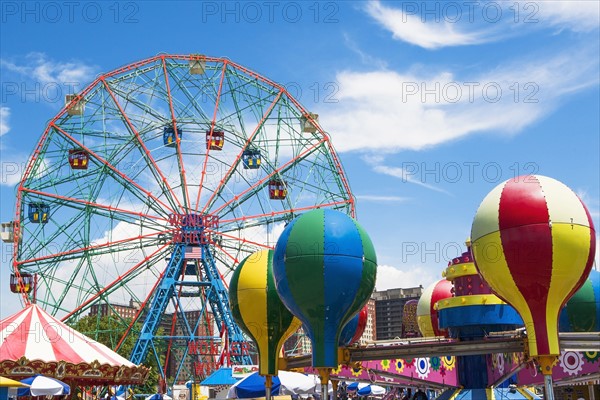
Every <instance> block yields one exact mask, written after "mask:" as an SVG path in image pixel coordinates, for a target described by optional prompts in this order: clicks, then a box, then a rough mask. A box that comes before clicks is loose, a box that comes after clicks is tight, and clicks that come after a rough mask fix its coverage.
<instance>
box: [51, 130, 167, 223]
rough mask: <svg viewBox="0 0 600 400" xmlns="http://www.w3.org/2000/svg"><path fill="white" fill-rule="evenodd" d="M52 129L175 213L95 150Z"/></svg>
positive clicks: (65, 133)
mask: <svg viewBox="0 0 600 400" xmlns="http://www.w3.org/2000/svg"><path fill="white" fill-rule="evenodd" d="M52 128H54V129H56V130H57V131H59V132H60V133H62V134H63V135H65V136H66V137H67V138H69V140H71V141H72V142H73V143H75V144H76V145H77V146H79V147H80V148H81V149H83V150H85V151H86V152H87V153H88V154H89V155H90V156H92V157H94V158H95V159H96V160H98V161H99V162H100V163H102V164H104V165H106V166H107V167H108V168H109V169H110V170H111V171H112V172H114V173H115V174H117V175H118V176H119V177H121V178H122V179H124V180H125V181H126V182H127V183H129V184H131V185H132V186H134V187H135V188H137V189H138V190H140V191H141V192H142V193H144V194H145V195H146V196H148V198H149V199H152V200H154V201H155V202H156V203H158V204H160V205H162V206H163V207H164V208H165V210H168V211H170V212H172V213H174V212H175V211H174V210H173V209H172V208H171V207H170V206H168V205H167V204H165V203H164V202H162V201H161V200H160V199H158V198H156V197H155V196H154V195H153V194H152V193H151V192H149V191H148V190H146V189H144V188H142V187H141V186H140V185H138V184H137V183H136V182H135V181H134V180H133V179H131V178H129V177H128V176H126V175H125V174H124V173H122V172H121V171H119V170H118V169H117V168H116V167H115V166H114V165H112V164H111V163H109V162H108V161H106V160H105V159H104V158H102V157H101V156H100V155H99V154H97V153H96V152H94V151H93V150H91V149H89V148H88V147H86V146H85V145H84V144H83V143H81V142H80V141H78V140H77V139H75V138H74V137H73V136H71V135H70V134H69V133H67V132H66V131H65V130H64V129H62V128H61V127H59V126H58V125H52Z"/></svg>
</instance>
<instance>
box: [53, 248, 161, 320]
mask: <svg viewBox="0 0 600 400" xmlns="http://www.w3.org/2000/svg"><path fill="white" fill-rule="evenodd" d="M169 245H170V244H169V243H166V244H164V245H163V246H162V247H160V248H158V249H157V250H155V251H154V252H152V253H151V254H150V255H148V256H147V257H145V258H144V259H143V260H142V261H140V262H139V263H137V264H135V265H134V266H133V267H131V268H130V269H128V270H127V271H125V272H124V273H123V274H122V275H120V276H119V277H117V278H116V279H115V280H113V281H112V282H110V283H109V284H107V285H106V286H105V287H104V288H102V289H100V290H99V291H98V292H97V293H96V294H94V295H93V296H92V297H90V298H88V299H87V300H86V301H84V302H83V303H82V304H81V305H79V306H78V307H77V308H75V309H74V310H73V311H71V312H70V313H68V314H67V315H65V316H64V317H63V318H62V320H63V321H66V320H68V319H69V318H70V317H71V316H73V315H76V314H77V313H79V311H81V310H83V309H85V308H86V307H87V306H88V305H90V304H92V303H93V302H94V301H96V300H98V299H99V298H100V297H102V296H103V295H105V294H107V293H110V292H111V291H112V290H115V288H117V287H118V286H120V284H121V283H122V281H124V280H126V279H128V278H130V277H131V276H132V275H134V274H135V272H138V271H139V269H140V267H142V266H143V267H145V265H146V263H147V262H149V261H150V260H152V259H153V258H154V257H156V256H157V255H161V254H162V253H165V251H166V250H168V246H169Z"/></svg>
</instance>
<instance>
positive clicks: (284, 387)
mask: <svg viewBox="0 0 600 400" xmlns="http://www.w3.org/2000/svg"><path fill="white" fill-rule="evenodd" d="M319 384H320V380H319V377H318V376H316V375H305V374H301V373H298V372H289V371H279V372H278V373H277V377H274V378H273V386H279V389H278V390H277V391H276V392H274V393H272V394H273V395H291V394H300V395H301V394H314V393H315V390H317V389H318V388H319ZM238 387H240V389H241V390H240V392H238ZM242 393H243V395H242ZM264 396H265V390H264V378H262V379H261V378H260V376H259V375H258V372H254V373H252V374H250V375H248V376H247V377H245V378H244V379H241V380H240V381H239V382H236V383H235V384H234V385H232V386H231V388H230V389H229V391H228V392H227V398H228V399H232V398H256V397H264Z"/></svg>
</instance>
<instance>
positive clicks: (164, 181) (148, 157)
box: [102, 79, 182, 208]
mask: <svg viewBox="0 0 600 400" xmlns="http://www.w3.org/2000/svg"><path fill="white" fill-rule="evenodd" d="M102 83H103V84H104V87H105V89H106V91H107V92H108V94H109V95H110V97H111V98H112V100H113V102H114V103H115V105H116V106H117V108H118V109H119V112H120V113H121V115H122V116H123V118H125V122H126V123H127V127H128V128H129V129H130V130H131V132H133V134H134V135H135V137H136V139H137V141H138V144H139V145H140V147H141V148H142V150H143V152H144V156H145V158H146V160H147V162H148V161H149V162H150V164H151V167H153V168H154V171H155V172H156V173H157V174H158V175H159V176H160V178H161V182H158V183H159V185H165V186H166V187H167V190H168V191H169V193H170V194H171V198H172V199H173V200H174V201H175V202H176V203H177V205H178V206H179V208H182V207H181V203H180V202H179V198H178V197H177V196H176V195H175V193H174V192H173V189H172V188H171V185H169V181H168V180H167V178H166V177H165V176H164V175H163V173H162V171H161V169H160V168H159V167H158V165H157V164H156V161H155V160H154V158H153V157H152V154H151V153H150V151H149V150H148V147H147V146H146V144H145V143H144V140H143V139H142V137H141V136H140V133H139V131H138V130H137V129H136V128H135V127H134V125H133V123H132V122H131V120H130V118H129V116H128V115H127V114H126V113H125V110H124V109H123V107H122V106H121V104H120V103H119V101H118V100H117V97H116V95H115V93H114V92H113V90H112V89H111V88H110V86H109V85H108V83H107V82H106V80H104V79H102ZM175 132H177V130H175ZM178 146H179V144H178Z"/></svg>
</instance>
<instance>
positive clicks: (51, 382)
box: [17, 375, 71, 396]
mask: <svg viewBox="0 0 600 400" xmlns="http://www.w3.org/2000/svg"><path fill="white" fill-rule="evenodd" d="M21 383H24V384H26V385H29V387H28V388H23V389H19V391H18V392H17V396H59V395H63V394H69V393H70V392H71V388H70V387H69V385H67V384H66V383H64V382H61V381H59V380H58V379H54V378H50V377H48V376H44V375H34V376H32V377H29V378H26V379H23V380H22V381H21Z"/></svg>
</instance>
